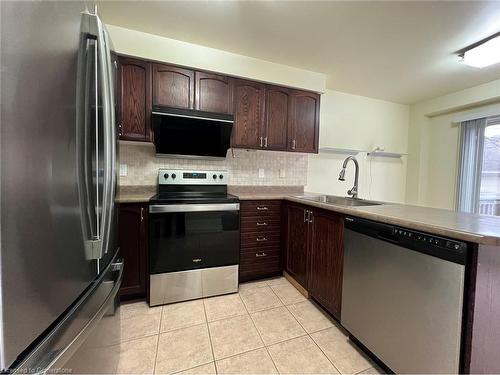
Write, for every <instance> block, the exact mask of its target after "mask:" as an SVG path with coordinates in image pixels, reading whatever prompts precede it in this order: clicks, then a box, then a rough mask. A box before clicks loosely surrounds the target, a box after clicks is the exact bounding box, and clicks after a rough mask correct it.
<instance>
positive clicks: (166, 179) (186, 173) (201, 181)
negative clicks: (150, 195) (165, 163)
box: [158, 169, 229, 185]
mask: <svg viewBox="0 0 500 375" xmlns="http://www.w3.org/2000/svg"><path fill="white" fill-rule="evenodd" d="M228 176H229V174H228V172H227V171H192V170H184V169H160V170H159V171H158V183H159V184H160V185H227V184H228Z"/></svg>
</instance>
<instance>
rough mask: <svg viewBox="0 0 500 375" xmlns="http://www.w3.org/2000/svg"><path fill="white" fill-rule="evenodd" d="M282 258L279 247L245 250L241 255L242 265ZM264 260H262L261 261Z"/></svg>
mask: <svg viewBox="0 0 500 375" xmlns="http://www.w3.org/2000/svg"><path fill="white" fill-rule="evenodd" d="M279 256H280V248H279V247H264V248H251V249H245V250H244V251H242V252H241V253H240V263H252V262H255V261H258V260H264V259H270V258H272V257H279ZM261 258H262V259H261Z"/></svg>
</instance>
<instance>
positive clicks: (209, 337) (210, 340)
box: [202, 298, 219, 374]
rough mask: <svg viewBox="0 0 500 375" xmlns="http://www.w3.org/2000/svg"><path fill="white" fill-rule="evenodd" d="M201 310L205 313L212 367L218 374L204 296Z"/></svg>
mask: <svg viewBox="0 0 500 375" xmlns="http://www.w3.org/2000/svg"><path fill="white" fill-rule="evenodd" d="M202 301H203V312H204V313H205V320H206V322H207V323H206V324H207V331H208V341H209V342H210V349H211V350H212V358H213V359H214V368H215V373H216V374H218V373H219V370H218V369H217V362H215V353H214V345H213V344H212V335H211V334H210V325H209V323H208V316H207V309H206V308H205V298H203V300H202Z"/></svg>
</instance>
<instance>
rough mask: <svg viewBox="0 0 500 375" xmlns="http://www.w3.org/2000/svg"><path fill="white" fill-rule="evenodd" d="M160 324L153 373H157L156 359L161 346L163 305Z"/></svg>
mask: <svg viewBox="0 0 500 375" xmlns="http://www.w3.org/2000/svg"><path fill="white" fill-rule="evenodd" d="M160 314H161V315H160V326H159V327H158V338H157V339H156V350H155V363H154V366H153V374H156V360H157V359H158V348H159V346H160V334H161V333H160V331H161V323H162V321H163V306H162V307H161V311H160Z"/></svg>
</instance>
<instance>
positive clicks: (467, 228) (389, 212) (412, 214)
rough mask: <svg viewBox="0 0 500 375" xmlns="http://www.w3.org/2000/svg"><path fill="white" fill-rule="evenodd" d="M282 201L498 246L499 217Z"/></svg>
mask: <svg viewBox="0 0 500 375" xmlns="http://www.w3.org/2000/svg"><path fill="white" fill-rule="evenodd" d="M311 195H313V194H311ZM285 199H286V200H288V201H292V202H296V203H301V204H305V205H310V206H314V207H318V208H323V209H326V210H330V211H335V212H339V213H342V214H346V215H352V216H356V217H360V218H364V219H370V220H374V221H379V222H382V223H387V224H392V225H397V226H401V227H405V228H409V229H414V230H417V231H422V232H428V233H432V234H435V235H438V236H444V237H450V238H454V239H457V240H462V241H469V242H474V243H478V244H481V245H491V246H500V217H498V216H487V215H476V214H467V213H462V212H456V211H451V210H443V209H439V208H430V207H421V206H411V205H405V204H395V203H388V204H383V205H377V206H358V207H346V206H338V205H333V204H327V203H320V202H314V201H311V200H307V199H304V198H300V197H297V196H293V195H288V196H286V197H285Z"/></svg>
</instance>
